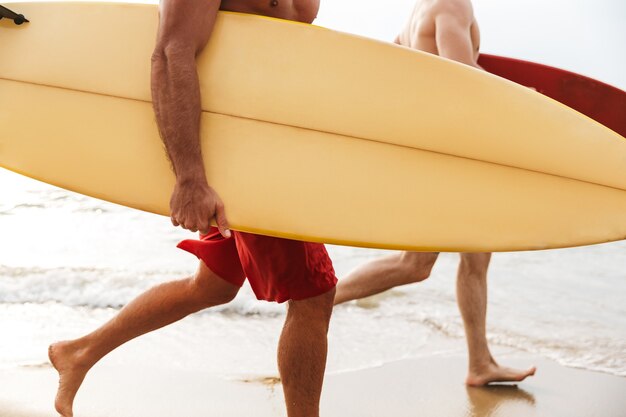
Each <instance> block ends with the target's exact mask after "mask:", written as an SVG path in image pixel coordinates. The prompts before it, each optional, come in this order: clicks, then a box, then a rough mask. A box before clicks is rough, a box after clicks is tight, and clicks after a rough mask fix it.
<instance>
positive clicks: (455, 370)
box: [0, 356, 626, 417]
mask: <svg viewBox="0 0 626 417" xmlns="http://www.w3.org/2000/svg"><path fill="white" fill-rule="evenodd" d="M533 359H535V360H534V361H533ZM503 362H505V363H507V364H510V365H512V366H519V367H524V366H525V365H527V364H528V363H531V362H533V363H535V364H536V365H537V366H538V368H539V370H538V372H537V375H536V376H535V377H534V378H531V379H529V380H527V381H525V382H523V383H521V384H519V386H515V385H500V386H491V387H488V388H468V387H466V386H465V385H464V384H463V379H464V376H465V363H466V361H465V358H462V357H458V356H455V357H432V358H421V359H407V360H402V361H398V362H394V363H390V364H386V365H383V366H380V367H376V368H371V369H364V370H357V371H350V372H344V373H337V374H330V375H328V376H327V378H326V384H325V388H324V394H323V399H322V416H325V417H335V416H337V417H350V416H354V417H357V416H358V417H366V416H372V417H403V416H407V417H408V416H411V417H414V416H420V417H429V416H433V417H434V416H437V417H442V416H445V417H538V416H541V417H560V416H563V417H578V416H580V417H594V416H598V417H624V416H626V395H625V394H626V378H622V377H616V376H611V375H606V374H601V373H595V372H589V371H585V370H578V369H571V368H566V367H563V366H560V365H558V364H556V363H554V362H551V361H547V360H544V359H538V358H532V357H528V356H517V357H508V358H503ZM0 387H1V388H0V417H56V413H55V412H54V409H53V407H52V404H53V397H54V393H55V389H56V374H55V372H54V370H53V369H51V368H50V367H48V366H41V367H31V368H20V369H11V370H0ZM282 401H283V397H282V390H281V386H280V382H279V381H278V380H277V379H276V378H275V377H274V376H271V375H267V376H251V377H240V378H222V377H219V376H215V375H205V374H202V373H193V372H185V371H170V370H164V369H158V368H156V367H155V368H151V369H145V368H141V369H131V368H123V369H122V368H115V367H107V366H106V364H105V365H98V366H96V367H95V368H94V369H93V370H92V373H90V374H89V375H88V377H87V379H86V381H85V384H84V386H83V388H82V390H81V392H80V393H79V396H78V398H77V401H76V404H75V416H76V417H179V416H185V417H196V416H197V417H200V416H202V417H208V416H219V417H229V416H233V417H234V416H237V417H241V416H254V417H270V416H271V417H275V416H284V415H285V412H284V407H283V404H282Z"/></svg>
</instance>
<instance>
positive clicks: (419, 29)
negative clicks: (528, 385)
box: [335, 0, 535, 386]
mask: <svg viewBox="0 0 626 417" xmlns="http://www.w3.org/2000/svg"><path fill="white" fill-rule="evenodd" d="M395 42H396V43H397V44H399V45H403V46H406V47H409V48H413V49H419V50H421V51H425V52H429V53H431V54H435V55H439V56H442V57H445V58H448V59H451V60H454V61H457V62H461V63H463V64H466V65H469V66H472V67H475V68H478V69H482V68H480V66H479V65H478V63H477V60H478V54H479V47H480V31H479V28H478V23H477V22H476V19H475V17H474V12H473V9H472V3H471V1H470V0H422V1H419V2H418V3H417V4H416V6H415V9H414V10H413V14H412V15H411V18H410V19H409V22H408V24H407V26H406V27H405V28H404V30H402V32H401V33H400V34H399V35H398V37H397V38H396V40H395ZM438 255H439V254H438V253H417V252H403V253H400V254H396V255H391V256H388V257H385V258H382V259H378V260H376V261H373V262H371V263H369V264H366V265H363V266H362V267H360V268H358V269H356V270H355V271H353V272H352V273H351V274H350V275H348V276H347V277H346V278H345V279H343V280H340V281H339V284H338V285H337V294H336V297H335V304H340V303H343V302H346V301H349V300H354V299H358V298H363V297H368V296H371V295H374V294H378V293H380V292H382V291H386V290H389V289H391V288H393V287H396V286H399V285H405V284H410V283H413V282H419V281H422V280H424V279H426V278H428V276H429V275H430V271H431V269H432V267H433V265H434V264H435V261H436V260H437V257H438ZM490 259H491V254H490V253H462V254H461V263H460V265H459V270H458V275H457V302H458V305H459V310H460V312H461V316H462V317H463V323H464V326H465V334H466V338H467V346H468V352H469V370H468V375H467V379H466V383H467V384H468V385H472V386H481V385H486V384H489V383H491V382H506V381H522V380H524V379H525V378H526V377H528V376H530V375H534V373H535V368H534V367H531V368H529V369H526V370H517V369H511V368H506V367H502V366H500V365H498V363H497V362H496V361H495V360H494V358H493V356H492V355H491V352H490V350H489V345H488V342H487V334H486V316H487V269H488V268H489V262H490Z"/></svg>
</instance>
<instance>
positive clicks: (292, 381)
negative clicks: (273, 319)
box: [278, 288, 335, 417]
mask: <svg viewBox="0 0 626 417" xmlns="http://www.w3.org/2000/svg"><path fill="white" fill-rule="evenodd" d="M334 296H335V289H334V288H333V289H332V290H330V291H328V292H327V293H325V294H322V295H320V296H317V297H313V298H309V299H307V300H301V301H293V300H292V301H289V305H288V310H287V318H286V320H285V326H284V327H283V332H282V334H281V335H280V342H279V344H278V369H279V371H280V377H281V381H282V384H283V390H284V393H285V403H286V405H287V415H288V416H289V417H319V403H320V396H321V393H322V383H323V382H324V370H325V369H326V354H327V333H328V324H329V321H330V316H331V312H332V309H333V299H334Z"/></svg>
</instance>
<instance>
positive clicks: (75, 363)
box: [49, 262, 239, 417]
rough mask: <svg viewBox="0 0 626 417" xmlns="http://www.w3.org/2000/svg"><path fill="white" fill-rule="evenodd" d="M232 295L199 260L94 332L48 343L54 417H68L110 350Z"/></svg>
mask: <svg viewBox="0 0 626 417" xmlns="http://www.w3.org/2000/svg"><path fill="white" fill-rule="evenodd" d="M238 291H239V287H237V286H235V285H233V284H230V283H228V282H226V281H224V280H223V279H221V278H220V277H218V276H217V275H215V274H214V273H213V272H212V271H211V270H210V269H209V268H208V267H207V266H206V265H205V264H204V263H203V262H200V267H199V268H198V271H197V272H196V274H195V275H194V276H192V277H190V278H186V279H182V280H178V281H172V282H167V283H164V284H161V285H158V286H156V287H153V288H151V289H149V290H148V291H146V292H145V293H143V294H141V295H140V296H138V297H137V298H135V299H134V300H133V301H131V302H130V303H129V304H128V305H126V306H125V307H124V308H123V309H122V310H120V312H119V313H118V314H117V315H116V316H115V317H113V318H112V319H111V320H110V321H108V322H107V323H105V324H104V325H103V326H102V327H100V328H98V329H97V330H95V331H94V332H92V333H89V334H88V335H86V336H83V337H81V338H79V339H75V340H69V341H64V342H58V343H54V344H53V345H51V346H50V348H49V357H50V362H52V365H53V366H54V368H55V369H56V370H57V371H58V372H59V388H58V391H57V397H56V401H55V407H56V409H57V411H58V412H59V414H61V416H63V417H72V415H73V414H72V404H73V402H74V397H75V396H76V392H77V391H78V389H79V388H80V385H81V383H82V382H83V379H84V378H85V375H86V374H87V372H88V371H89V369H91V367H92V366H93V365H95V364H96V362H98V361H99V360H100V359H102V358H103V357H104V356H105V355H106V354H108V353H109V352H111V351H112V350H113V349H115V348H117V347H118V346H120V345H122V344H124V343H126V342H128V341H129V340H131V339H134V338H135V337H137V336H141V335H142V334H145V333H148V332H151V331H153V330H156V329H159V328H161V327H163V326H167V325H168V324H171V323H174V322H176V321H178V320H180V319H182V318H184V317H186V316H188V315H189V314H192V313H195V312H197V311H200V310H202V309H205V308H208V307H212V306H216V305H220V304H225V303H227V302H229V301H231V300H232V299H233V298H234V297H235V295H237V292H238Z"/></svg>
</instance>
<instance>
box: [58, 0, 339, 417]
mask: <svg viewBox="0 0 626 417" xmlns="http://www.w3.org/2000/svg"><path fill="white" fill-rule="evenodd" d="M220 8H221V9H222V10H230V11H236V12H243V13H252V14H259V15H266V16H272V17H277V18H283V19H289V20H295V21H301V22H306V23H310V22H312V21H313V19H315V17H316V15H317V11H318V8H319V0H224V1H221V2H220V1H217V0H163V1H162V2H161V4H160V26H159V32H158V38H157V45H156V48H155V51H154V54H153V59H152V95H153V103H154V110H155V113H156V117H157V123H158V125H159V130H160V133H161V137H162V139H163V141H164V143H165V147H166V149H167V153H168V155H169V157H170V161H171V162H172V167H173V170H174V173H175V174H176V186H175V189H174V192H173V195H172V197H171V201H170V206H171V220H172V223H173V224H174V225H175V226H178V225H180V226H182V227H183V228H185V229H188V230H191V231H194V232H196V231H200V232H201V233H202V235H203V237H202V239H201V240H188V241H185V242H182V243H181V245H179V246H180V247H181V248H183V249H185V250H188V251H190V252H192V253H194V254H195V255H197V257H198V258H199V259H200V260H201V262H200V265H199V268H198V271H197V272H196V274H195V275H194V276H192V277H189V278H186V279H182V280H179V281H173V282H168V283H165V284H162V285H159V286H157V287H154V288H152V289H150V290H148V291H147V292H145V293H143V294H142V295H140V296H139V297H137V298H136V299H135V300H133V301H131V302H130V303H129V304H128V305H126V306H125V307H124V309H122V310H121V311H120V312H119V314H118V315H117V316H116V317H114V318H113V319H112V320H111V321H109V322H107V323H106V324H104V325H103V326H102V327H100V328H98V329H97V330H96V331H94V332H92V333H90V334H88V335H86V336H84V337H82V338H79V339H75V340H70V341H64V342H59V343H55V344H53V345H51V346H50V350H49V351H50V360H51V362H52V364H53V365H54V367H55V368H56V370H57V371H58V372H59V376H60V381H59V389H58V392H57V397H56V402H55V406H56V409H57V411H58V412H59V413H60V414H61V415H62V416H63V417H71V416H72V415H73V410H72V404H73V401H74V397H75V395H76V393H77V391H78V389H79V388H80V385H81V383H82V381H83V379H84V377H85V375H86V374H87V372H88V371H89V370H90V369H91V367H92V366H93V365H95V363H96V362H98V361H99V360H100V359H102V358H103V357H104V356H105V355H107V354H108V353H109V352H111V351H112V350H113V349H115V348H117V347H118V346H120V345H122V344H123V343H125V342H127V341H129V340H131V339H133V338H135V337H137V336H140V335H142V334H145V333H147V332H150V331H153V330H156V329H158V328H161V327H163V326H166V325H168V324H171V323H173V322H175V321H178V320H180V319H182V318H184V317H186V316H187V315H189V314H192V313H195V312H197V311H200V310H202V309H206V308H209V307H213V306H216V305H220V304H224V303H227V302H229V301H231V300H232V299H233V298H234V297H235V295H236V294H237V292H238V291H239V288H240V287H241V286H242V285H243V282H244V280H245V278H246V277H247V278H248V280H249V282H250V285H251V287H252V289H253V290H254V292H255V294H256V296H257V298H259V299H262V300H268V301H277V302H285V301H288V302H289V308H288V312H287V318H286V321H285V326H284V329H283V332H282V335H281V338H280V342H279V347H278V367H279V371H280V375H281V382H282V385H283V389H284V393H285V402H286V405H287V413H288V415H289V416H308V417H315V416H318V415H319V401H320V395H321V389H322V382H323V377H324V369H325V364H326V353H327V336H326V335H327V332H328V323H329V320H330V315H331V311H332V306H333V297H334V294H335V291H334V287H335V285H336V282H337V279H336V277H335V273H334V270H333V267H332V263H331V261H330V258H329V257H328V254H327V253H326V249H325V248H324V246H323V245H321V244H316V243H305V242H300V241H293V240H287V239H278V238H272V237H266V236H258V235H253V234H249V233H240V232H231V231H230V230H229V229H228V222H227V220H226V214H225V209H224V205H223V204H222V202H221V200H220V197H219V196H218V194H217V192H216V191H215V190H213V189H212V188H211V186H210V185H209V184H208V183H207V180H206V176H205V167H204V163H203V159H202V156H201V150H200V144H199V128H200V114H201V107H200V89H199V81H198V76H197V72H196V57H197V55H198V54H199V53H200V51H201V50H202V49H203V48H204V46H205V45H206V44H207V42H208V40H209V38H210V36H211V31H212V29H213V26H214V23H215V20H216V16H217V12H218V9H220ZM204 151H206V150H204ZM212 219H215V221H216V223H217V225H218V227H217V228H211V227H210V221H211V220H212Z"/></svg>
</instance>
